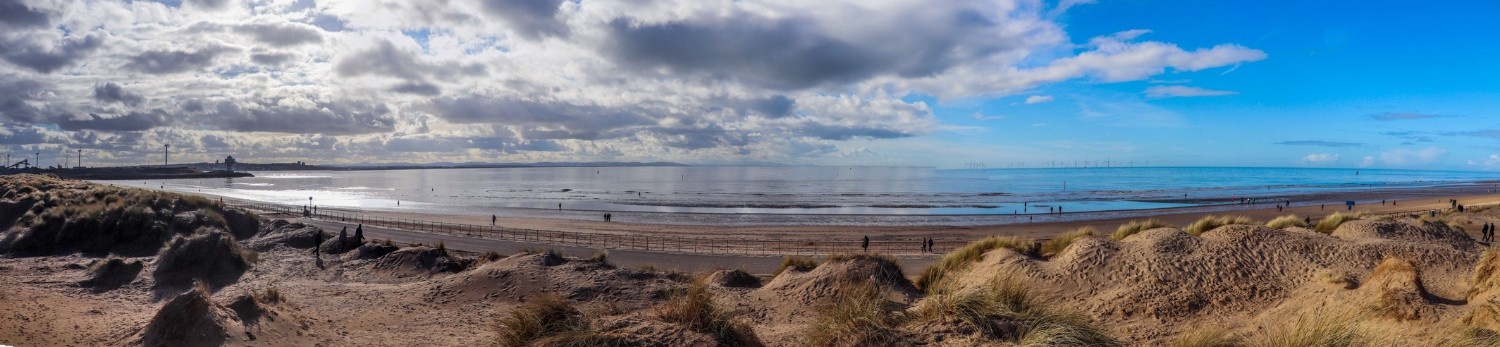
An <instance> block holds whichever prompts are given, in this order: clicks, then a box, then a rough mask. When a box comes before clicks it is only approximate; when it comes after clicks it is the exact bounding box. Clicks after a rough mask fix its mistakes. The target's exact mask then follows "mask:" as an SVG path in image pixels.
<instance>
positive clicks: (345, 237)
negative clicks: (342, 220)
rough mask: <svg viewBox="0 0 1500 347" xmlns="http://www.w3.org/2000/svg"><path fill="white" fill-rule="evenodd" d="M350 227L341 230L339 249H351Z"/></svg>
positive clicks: (346, 226)
mask: <svg viewBox="0 0 1500 347" xmlns="http://www.w3.org/2000/svg"><path fill="white" fill-rule="evenodd" d="M348 242H349V226H348V225H345V226H344V228H343V229H340V230H339V249H341V250H342V249H345V248H349V243H348Z"/></svg>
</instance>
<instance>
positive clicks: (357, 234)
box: [354, 224, 365, 242]
mask: <svg viewBox="0 0 1500 347" xmlns="http://www.w3.org/2000/svg"><path fill="white" fill-rule="evenodd" d="M354 238H355V239H358V240H360V241H361V242H363V241H364V240H365V225H364V224H360V225H358V226H355V227H354Z"/></svg>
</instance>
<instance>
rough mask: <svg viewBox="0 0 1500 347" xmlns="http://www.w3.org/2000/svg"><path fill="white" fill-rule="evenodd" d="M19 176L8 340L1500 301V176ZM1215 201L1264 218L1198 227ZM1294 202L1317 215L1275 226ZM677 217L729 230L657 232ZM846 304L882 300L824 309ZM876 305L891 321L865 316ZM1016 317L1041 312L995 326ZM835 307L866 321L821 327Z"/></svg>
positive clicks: (510, 330)
mask: <svg viewBox="0 0 1500 347" xmlns="http://www.w3.org/2000/svg"><path fill="white" fill-rule="evenodd" d="M0 177H3V179H0V188H4V192H0V194H3V196H4V198H0V212H3V213H0V217H3V218H0V223H6V225H9V226H10V227H9V228H7V229H6V230H5V233H4V234H3V235H0V285H3V286H5V287H6V288H9V289H8V290H7V291H5V292H4V293H0V313H3V314H5V316H6V318H7V319H4V320H0V343H4V344H15V345H57V344H84V345H100V344H103V345H147V346H152V345H247V346H248V345H262V344H272V345H387V344H438V345H473V344H500V345H532V344H538V343H540V344H543V345H545V343H550V342H546V341H553V340H554V339H589V340H590V341H614V342H610V343H612V344H620V345H640V346H679V345H705V346H708V345H730V346H796V345H809V344H814V345H840V344H841V343H844V342H852V343H855V344H858V345H887V346H907V345H937V346H969V345H975V344H987V343H991V344H992V343H1011V344H1024V343H1023V342H1024V341H1031V340H1035V339H1041V338H1060V339H1067V341H1087V342H1081V344H1082V345H1100V346H1150V345H1163V344H1168V343H1183V342H1182V341H1198V340H1201V339H1211V340H1215V341H1217V340H1226V341H1238V342H1235V343H1232V344H1230V345H1252V346H1254V345H1277V343H1272V342H1268V341H1286V340H1285V339H1287V338H1292V337H1297V338H1302V339H1310V340H1308V341H1311V342H1306V343H1305V344H1310V345H1326V344H1329V343H1337V341H1339V340H1328V339H1329V338H1335V337H1338V336H1342V337H1338V338H1347V339H1356V340H1357V341H1359V342H1358V343H1354V344H1353V345H1359V346H1385V345H1393V344H1400V343H1399V342H1400V341H1431V342H1432V343H1431V345H1434V346H1437V345H1444V346H1446V345H1453V344H1460V343H1463V341H1473V340H1474V339H1480V341H1484V340H1483V339H1485V338H1486V337H1484V336H1487V335H1483V334H1485V332H1484V330H1480V329H1490V328H1492V327H1496V326H1500V321H1497V319H1500V315H1494V314H1491V313H1487V312H1490V311H1487V309H1486V308H1485V307H1487V306H1486V305H1488V304H1487V303H1489V302H1494V301H1495V300H1500V299H1497V298H1500V276H1496V275H1494V273H1493V272H1491V271H1488V270H1485V269H1492V268H1494V267H1495V266H1500V256H1496V254H1497V253H1495V252H1491V251H1490V247H1491V245H1492V242H1488V241H1483V240H1482V238H1483V237H1482V234H1481V233H1480V232H1479V231H1480V229H1481V228H1480V226H1481V225H1487V224H1493V223H1496V222H1500V209H1497V208H1494V206H1496V204H1500V194H1468V195H1461V194H1450V193H1453V192H1454V191H1453V190H1452V189H1447V188H1445V189H1443V190H1435V191H1426V192H1412V191H1407V192H1404V193H1403V194H1432V195H1433V196H1431V197H1424V198H1421V199H1399V200H1389V201H1387V204H1383V205H1382V204H1379V202H1378V200H1377V202H1376V203H1373V204H1361V205H1356V206H1355V208H1354V209H1353V210H1352V212H1358V213H1350V214H1347V215H1344V214H1341V215H1333V214H1334V213H1335V212H1349V211H1348V210H1346V209H1345V207H1344V206H1342V205H1340V206H1331V205H1330V206H1322V207H1320V206H1318V205H1306V206H1297V205H1296V204H1294V205H1293V206H1292V207H1291V208H1290V209H1289V210H1285V211H1277V210H1276V208H1274V207H1271V208H1266V207H1265V206H1256V205H1249V204H1246V205H1235V206H1240V207H1243V208H1241V209H1233V210H1228V211H1223V210H1216V211H1190V210H1185V209H1168V210H1148V211H1133V212H1135V213H1145V214H1146V216H1149V217H1151V218H1154V219H1157V220H1159V221H1161V223H1158V224H1156V225H1153V226H1149V227H1144V228H1137V229H1133V230H1130V232H1127V233H1115V232H1114V231H1115V229H1116V228H1117V227H1118V226H1119V225H1120V224H1124V223H1129V222H1131V221H1135V220H1138V219H1140V218H1138V216H1129V217H1119V216H1111V215H1108V214H1104V215H1090V216H1084V215H1085V214H1088V213H1079V214H1074V215H1072V216H1068V217H1070V218H1067V219H1068V220H1065V221H1049V222H1038V223H1019V224H1006V225H991V226H912V225H901V226H886V227H870V226H859V225H851V226H829V225H808V226H797V227H787V226H702V225H679V224H651V223H640V222H604V221H580V220H572V219H546V218H516V217H507V218H497V224H501V225H503V226H505V227H509V228H525V229H514V230H529V231H531V233H529V234H528V233H522V234H520V235H525V236H524V237H523V238H521V239H517V238H515V236H516V235H517V234H498V235H501V236H500V237H494V236H495V235H486V234H482V233H479V234H470V233H463V232H458V233H449V232H442V230H440V229H441V228H438V227H435V226H439V225H441V224H437V223H436V222H442V223H455V224H471V225H485V224H488V222H489V220H487V219H488V218H487V217H480V216H468V215H443V214H422V213H405V214H401V213H393V212H388V211H375V212H368V211H367V213H369V214H370V215H369V216H368V217H379V218H385V219H386V220H390V219H392V218H403V219H405V220H407V221H424V222H427V223H425V224H424V223H411V222H408V224H406V225H415V226H418V227H415V228H394V227H386V226H381V224H380V223H371V224H366V225H364V226H363V228H358V227H359V226H360V225H359V224H357V222H356V223H350V222H349V221H348V220H345V219H344V218H348V216H349V215H348V214H343V215H340V214H339V213H343V212H353V211H351V210H322V209H320V211H319V213H320V215H321V216H320V217H318V218H307V217H303V216H302V215H300V214H298V213H285V212H274V213H273V212H270V211H268V210H259V212H256V210H254V209H251V210H249V211H246V210H241V209H239V208H236V207H235V206H244V205H242V203H236V202H234V201H229V200H226V202H225V203H220V202H219V201H218V200H217V199H214V198H210V197H205V196H193V195H179V194H177V193H173V192H163V191H159V190H147V189H136V188H124V187H118V186H109V185H101V184H94V183H88V182H81V181H71V180H58V179H55V178H50V177H44V176H34V175H18V176H0ZM1438 195H1443V196H1438ZM1449 199H1456V200H1457V201H1458V203H1460V204H1462V205H1465V206H1469V207H1471V208H1466V211H1464V212H1460V211H1458V210H1457V209H1455V208H1450V203H1449ZM243 204H248V203H243ZM1222 215H1232V216H1243V217H1245V218H1242V219H1234V218H1224V219H1221V220H1222V221H1223V222H1221V223H1220V224H1216V225H1212V226H1207V227H1198V226H1196V225H1197V224H1199V223H1195V222H1197V221H1199V220H1200V219H1203V218H1204V217H1205V216H1222ZM1285 215H1297V216H1310V217H1311V219H1312V220H1313V223H1312V224H1301V222H1302V220H1301V219H1297V220H1293V221H1290V222H1282V223H1279V224H1276V226H1275V227H1268V226H1266V225H1265V224H1266V222H1267V221H1269V220H1271V219H1273V218H1276V217H1279V216H1285ZM1324 217H1327V218H1324ZM132 221H150V223H145V224H141V223H138V222H132ZM455 224H449V225H455ZM94 225H113V226H115V227H107V228H96V227H93V226H94ZM346 227H348V228H347V229H345V228H346ZM1089 227H1091V228H1092V229H1094V230H1095V231H1094V232H1093V233H1092V234H1088V233H1079V232H1077V231H1078V230H1080V229H1083V230H1085V231H1086V230H1087V229H1086V228H1089ZM424 228H427V229H424ZM356 230H358V231H357V232H356ZM564 232H566V233H564ZM507 235H508V236H507ZM576 235H597V236H598V237H576ZM606 236H614V238H610V237H606ZM865 236H869V237H870V238H871V240H872V242H871V245H872V248H871V249H870V250H869V251H868V252H867V251H865V250H864V249H862V248H860V244H861V239H862V238H863V237H865ZM927 237H932V238H934V239H936V240H937V241H938V245H937V247H935V249H934V250H932V251H922V250H920V248H919V246H917V244H916V242H915V241H916V240H919V239H923V238H927ZM672 239H696V240H700V241H701V242H702V243H703V244H709V245H720V246H721V247H718V248H714V247H707V248H698V247H696V246H695V247H683V244H673V243H671V242H664V241H663V240H672ZM580 240H582V241H580ZM788 240H795V241H793V242H786V241H788ZM653 241H654V242H653ZM750 241H763V242H770V243H761V244H762V245H805V244H807V243H809V242H811V243H817V244H820V245H824V246H823V247H819V248H815V249H814V250H812V251H809V252H808V253H803V254H800V255H797V254H796V253H787V252H783V251H782V250H778V249H774V248H771V249H735V248H734V247H733V246H734V245H743V244H750V243H745V242H750ZM589 245H594V246H589ZM1017 305H1020V306H1017ZM849 307H871V308H875V309H868V310H860V311H858V312H857V313H848V314H852V315H853V316H849V315H834V314H832V313H830V312H839V311H837V310H842V309H848V308H849ZM559 310H560V311H559ZM528 312H530V313H528ZM545 312H563V313H562V315H563V316H564V317H574V318H568V319H579V320H581V321H576V322H574V323H573V324H582V325H579V326H581V327H582V328H570V329H574V330H567V331H563V332H559V331H553V330H547V329H541V330H517V329H525V328H522V327H525V326H536V324H541V326H545V324H544V323H545V322H534V321H532V320H534V319H543V318H537V317H547V316H545V315H542V314H544V313H545ZM683 312H697V313H693V314H692V315H691V316H684V315H685V314H686V313H683ZM539 315H541V316H539ZM871 321H878V322H883V323H881V324H883V325H882V326H879V327H868V326H863V325H859V324H863V323H858V322H871ZM579 322H584V323H586V324H584V323H579ZM547 324H550V323H547ZM850 324H854V325H853V326H854V327H855V328H851V325H850ZM1009 324H1039V325H1036V326H1038V327H1040V328H1038V329H1044V330H1033V331H1026V330H1023V331H1012V330H1004V329H995V328H993V327H995V326H1007V325H1009ZM860 326H863V327H862V328H860ZM392 327H401V328H400V329H393V328H392ZM1303 328H1311V329H1321V330H1317V331H1320V332H1319V333H1300V332H1298V331H1299V330H1297V329H1303ZM837 329H853V330H846V332H847V333H846V334H841V335H838V336H829V335H827V334H826V332H827V331H832V330H837ZM1044 331H1046V332H1045V333H1044ZM518 334H519V336H518ZM1058 334H1061V335H1058ZM1330 334H1332V335H1330ZM515 341H523V342H521V343H516V342H515ZM536 341H542V342H536ZM840 341H843V342H840ZM1190 345H1192V344H1190ZM1424 345H1427V344H1424ZM1460 345H1464V344H1460Z"/></svg>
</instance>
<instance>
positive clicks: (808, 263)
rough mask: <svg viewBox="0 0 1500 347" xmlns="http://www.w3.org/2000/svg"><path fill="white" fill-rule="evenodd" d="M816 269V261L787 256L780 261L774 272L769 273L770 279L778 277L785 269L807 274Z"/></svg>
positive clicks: (808, 258)
mask: <svg viewBox="0 0 1500 347" xmlns="http://www.w3.org/2000/svg"><path fill="white" fill-rule="evenodd" d="M817 267H818V261H817V260H814V259H813V258H811V257H798V256H790V255H789V256H787V257H786V258H782V259H781V266H780V267H777V268H776V272H772V273H771V277H776V276H780V275H781V273H782V272H786V270H787V269H792V271H798V272H807V271H812V269H816V268H817Z"/></svg>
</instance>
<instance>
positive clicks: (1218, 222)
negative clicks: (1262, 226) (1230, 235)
mask: <svg viewBox="0 0 1500 347" xmlns="http://www.w3.org/2000/svg"><path fill="white" fill-rule="evenodd" d="M1235 224H1245V225H1253V224H1255V221H1253V220H1251V219H1250V217H1245V216H1204V217H1203V218H1202V219H1199V220H1198V221H1197V222H1193V224H1189V225H1188V227H1187V228H1186V229H1182V231H1186V232H1187V233H1188V234H1193V236H1198V235H1202V234H1203V233H1206V232H1209V231H1212V230H1214V229H1218V228H1219V227H1222V226H1225V225H1235Z"/></svg>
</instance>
